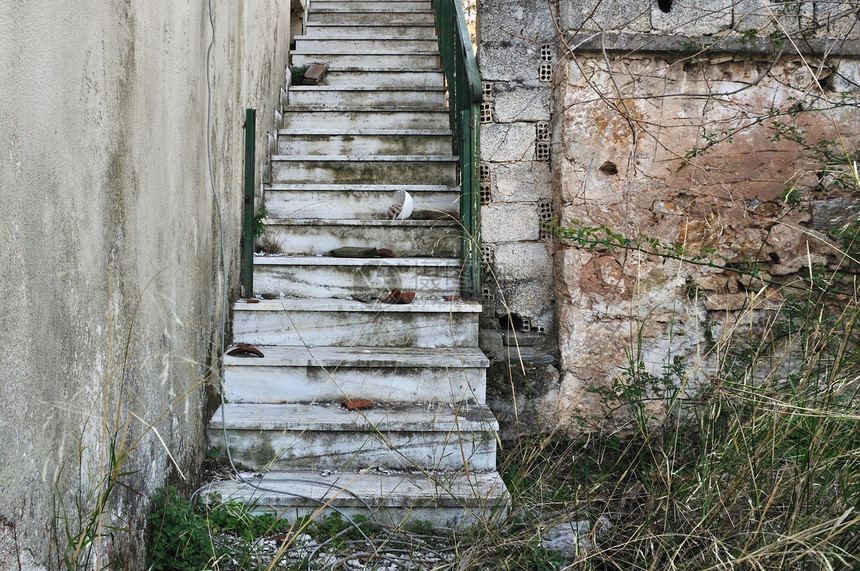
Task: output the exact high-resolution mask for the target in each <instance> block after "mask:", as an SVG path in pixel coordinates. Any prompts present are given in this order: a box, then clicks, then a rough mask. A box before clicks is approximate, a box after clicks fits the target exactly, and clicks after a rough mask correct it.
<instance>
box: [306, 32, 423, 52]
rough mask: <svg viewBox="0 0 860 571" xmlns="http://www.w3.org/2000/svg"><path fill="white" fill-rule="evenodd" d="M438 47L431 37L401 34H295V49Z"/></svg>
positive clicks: (415, 49)
mask: <svg viewBox="0 0 860 571" xmlns="http://www.w3.org/2000/svg"><path fill="white" fill-rule="evenodd" d="M438 49H439V41H438V40H437V39H436V38H435V37H433V38H408V37H407V38H404V37H402V36H378V35H375V36H373V37H372V38H367V37H362V38H336V37H335V38H315V37H311V36H296V51H298V52H313V53H320V54H328V53H350V52H354V53H372V52H374V51H376V50H385V51H391V52H399V53H409V52H419V53H426V52H432V51H434V50H438Z"/></svg>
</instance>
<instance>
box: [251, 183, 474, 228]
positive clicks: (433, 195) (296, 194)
mask: <svg viewBox="0 0 860 571" xmlns="http://www.w3.org/2000/svg"><path fill="white" fill-rule="evenodd" d="M399 190H404V191H406V192H408V193H409V194H410V195H411V196H412V199H413V201H414V203H415V211H416V212H417V213H420V212H422V211H423V212H429V213H449V214H453V215H455V216H459V212H460V189H459V188H458V187H456V186H445V185H393V184H389V185H385V184H378V185H377V184H274V185H269V186H267V187H266V188H265V197H266V208H267V209H268V211H269V216H270V217H271V218H334V219H343V220H346V219H350V218H357V219H359V220H362V219H366V218H377V217H379V216H380V215H384V214H385V213H386V212H387V210H388V207H389V206H391V204H392V203H393V199H394V194H395V193H396V192H397V191H399Z"/></svg>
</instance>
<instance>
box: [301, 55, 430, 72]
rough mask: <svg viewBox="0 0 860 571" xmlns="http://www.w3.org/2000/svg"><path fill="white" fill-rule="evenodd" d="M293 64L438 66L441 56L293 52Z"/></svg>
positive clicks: (393, 66)
mask: <svg viewBox="0 0 860 571" xmlns="http://www.w3.org/2000/svg"><path fill="white" fill-rule="evenodd" d="M292 61H293V65H309V64H312V63H315V62H324V63H327V64H329V65H332V66H337V67H371V68H372V67H373V66H377V67H379V66H380V65H384V66H385V67H392V68H410V67H418V68H420V67H438V65H439V56H437V55H430V54H427V55H418V54H390V53H389V54H374V53H373V52H371V53H368V54H350V53H340V54H319V53H312V52H305V53H293V56H292Z"/></svg>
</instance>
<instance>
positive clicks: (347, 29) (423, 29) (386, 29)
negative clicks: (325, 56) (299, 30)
mask: <svg viewBox="0 0 860 571" xmlns="http://www.w3.org/2000/svg"><path fill="white" fill-rule="evenodd" d="M368 36H371V37H372V36H384V37H397V38H415V39H430V40H435V39H436V28H435V27H434V26H433V25H425V26H415V25H401V26H397V25H377V26H373V27H369V26H350V25H338V24H316V23H314V22H308V25H307V27H306V28H305V35H304V36H303V37H306V38H320V39H322V38H334V39H344V40H345V39H349V38H358V39H361V38H367V37H368Z"/></svg>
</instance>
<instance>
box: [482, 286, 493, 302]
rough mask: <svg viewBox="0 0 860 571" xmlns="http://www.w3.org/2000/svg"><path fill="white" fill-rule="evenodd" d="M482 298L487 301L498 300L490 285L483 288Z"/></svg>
mask: <svg viewBox="0 0 860 571" xmlns="http://www.w3.org/2000/svg"><path fill="white" fill-rule="evenodd" d="M481 298H482V299H483V300H484V301H486V302H493V301H496V296H494V295H493V290H491V289H490V288H489V287H488V286H484V287H483V288H481Z"/></svg>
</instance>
